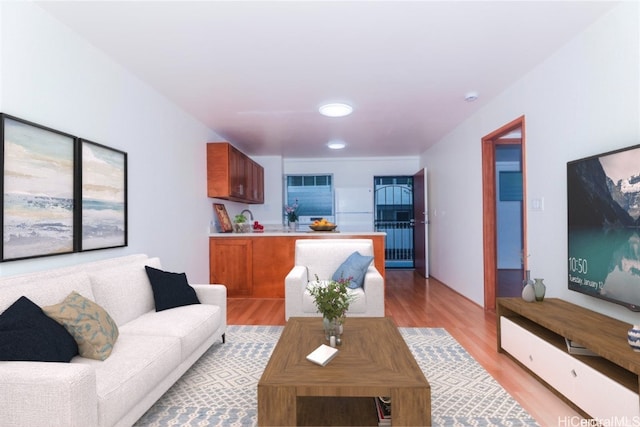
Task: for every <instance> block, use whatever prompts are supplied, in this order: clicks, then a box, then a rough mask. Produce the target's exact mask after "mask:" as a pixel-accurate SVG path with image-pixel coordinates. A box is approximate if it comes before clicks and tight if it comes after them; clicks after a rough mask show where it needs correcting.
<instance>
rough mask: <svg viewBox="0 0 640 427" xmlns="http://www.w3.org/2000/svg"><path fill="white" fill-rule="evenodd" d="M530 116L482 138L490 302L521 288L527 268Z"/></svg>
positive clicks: (486, 275) (487, 295) (490, 306)
mask: <svg viewBox="0 0 640 427" xmlns="http://www.w3.org/2000/svg"><path fill="white" fill-rule="evenodd" d="M525 171H526V162H525V120H524V116H522V117H520V118H518V119H516V120H514V121H512V122H511V123H508V124H506V125H505V126H503V127H501V128H500V129H497V130H496V131H494V132H492V133H491V134H489V135H487V136H485V137H484V138H482V194H483V243H484V245H483V247H484V253H483V260H484V307H485V310H487V311H495V309H496V298H497V297H500V296H516V295H519V294H520V291H521V286H522V280H523V279H524V271H525V270H526V269H527V256H526V254H527V250H526V248H527V241H526V240H527V239H526V236H527V233H526V224H527V223H526V182H525V179H524V177H525V176H526V174H525Z"/></svg>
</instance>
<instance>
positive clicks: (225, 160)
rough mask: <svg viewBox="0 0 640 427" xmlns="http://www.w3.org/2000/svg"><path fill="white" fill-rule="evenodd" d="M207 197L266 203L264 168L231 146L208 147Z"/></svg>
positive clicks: (211, 143) (214, 145)
mask: <svg viewBox="0 0 640 427" xmlns="http://www.w3.org/2000/svg"><path fill="white" fill-rule="evenodd" d="M207 195H208V196H209V197H215V198H217V199H225V200H233V201H234V202H245V203H264V168H263V167H262V166H260V165H259V164H258V163H256V162H254V161H253V160H251V159H250V158H249V157H248V156H247V155H245V154H244V153H242V152H241V151H239V150H238V149H237V148H235V147H234V146H233V145H231V144H229V143H228V142H210V143H208V144H207Z"/></svg>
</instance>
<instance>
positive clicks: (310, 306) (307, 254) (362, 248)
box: [284, 239, 384, 320]
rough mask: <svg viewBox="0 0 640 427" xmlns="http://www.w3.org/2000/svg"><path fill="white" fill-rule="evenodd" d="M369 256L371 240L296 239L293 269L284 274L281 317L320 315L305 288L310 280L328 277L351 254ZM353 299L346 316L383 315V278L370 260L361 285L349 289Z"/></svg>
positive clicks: (371, 252) (328, 278)
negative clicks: (282, 314) (283, 304)
mask: <svg viewBox="0 0 640 427" xmlns="http://www.w3.org/2000/svg"><path fill="white" fill-rule="evenodd" d="M353 252H358V253H360V255H364V256H373V241H372V240H371V239H300V240H296V244H295V261H294V266H293V269H292V270H291V271H290V272H289V274H288V275H287V276H286V277H285V283H284V285H285V289H284V299H285V319H286V320H289V317H313V316H320V314H319V313H318V310H317V308H316V305H315V302H314V300H313V297H312V296H311V294H310V293H309V291H308V290H307V286H308V285H309V283H310V282H314V281H315V280H316V275H317V277H318V279H319V280H321V281H326V280H330V279H331V277H332V276H333V274H334V273H335V272H336V270H337V269H338V267H340V265H341V264H342V263H343V262H344V261H345V260H346V259H347V258H348V257H349V255H351V254H352V253H353ZM350 292H351V294H352V295H354V297H355V300H354V301H353V302H352V303H351V304H350V305H349V310H348V311H347V316H348V317H382V316H384V278H383V277H382V275H381V274H380V272H379V271H378V270H377V269H376V267H375V265H374V263H373V261H372V262H371V265H369V267H368V268H367V271H366V273H365V276H364V284H363V286H362V288H357V289H352V290H350Z"/></svg>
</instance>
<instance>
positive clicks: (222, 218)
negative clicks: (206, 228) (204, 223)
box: [213, 203, 233, 233]
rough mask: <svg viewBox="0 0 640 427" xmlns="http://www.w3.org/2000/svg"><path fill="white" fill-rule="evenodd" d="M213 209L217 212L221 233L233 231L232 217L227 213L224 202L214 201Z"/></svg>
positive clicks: (218, 227) (218, 226)
mask: <svg viewBox="0 0 640 427" xmlns="http://www.w3.org/2000/svg"><path fill="white" fill-rule="evenodd" d="M213 211H214V212H215V214H216V220H217V229H218V231H219V232H220V233H231V232H233V225H232V224H231V219H230V218H229V214H228V213H227V208H225V207H224V204H222V203H214V204H213Z"/></svg>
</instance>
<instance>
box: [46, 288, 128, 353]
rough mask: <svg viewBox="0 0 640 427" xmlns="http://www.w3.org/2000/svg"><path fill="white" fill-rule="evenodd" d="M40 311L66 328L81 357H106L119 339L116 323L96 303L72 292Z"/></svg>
mask: <svg viewBox="0 0 640 427" xmlns="http://www.w3.org/2000/svg"><path fill="white" fill-rule="evenodd" d="M42 310H43V311H44V312H45V313H46V314H47V316H49V317H51V318H52V319H54V320H55V321H56V322H58V323H60V324H61V325H62V326H64V327H65V328H66V329H67V331H69V333H70V334H71V335H72V336H73V338H74V339H75V340H76V342H77V343H78V351H79V353H80V355H81V356H83V357H87V358H89V359H97V360H105V359H106V358H107V357H109V355H110V354H111V351H112V349H113V344H114V343H115V342H116V340H117V339H118V326H117V325H116V323H115V322H114V321H113V319H112V318H111V316H109V313H107V312H106V311H105V310H104V309H103V308H102V307H100V306H99V305H98V304H96V303H95V302H93V301H91V300H89V299H87V298H85V297H83V296H82V295H80V294H79V293H77V292H71V293H70V294H69V296H67V298H65V299H64V301H62V302H61V303H59V304H56V305H51V306H47V307H43V308H42Z"/></svg>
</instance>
